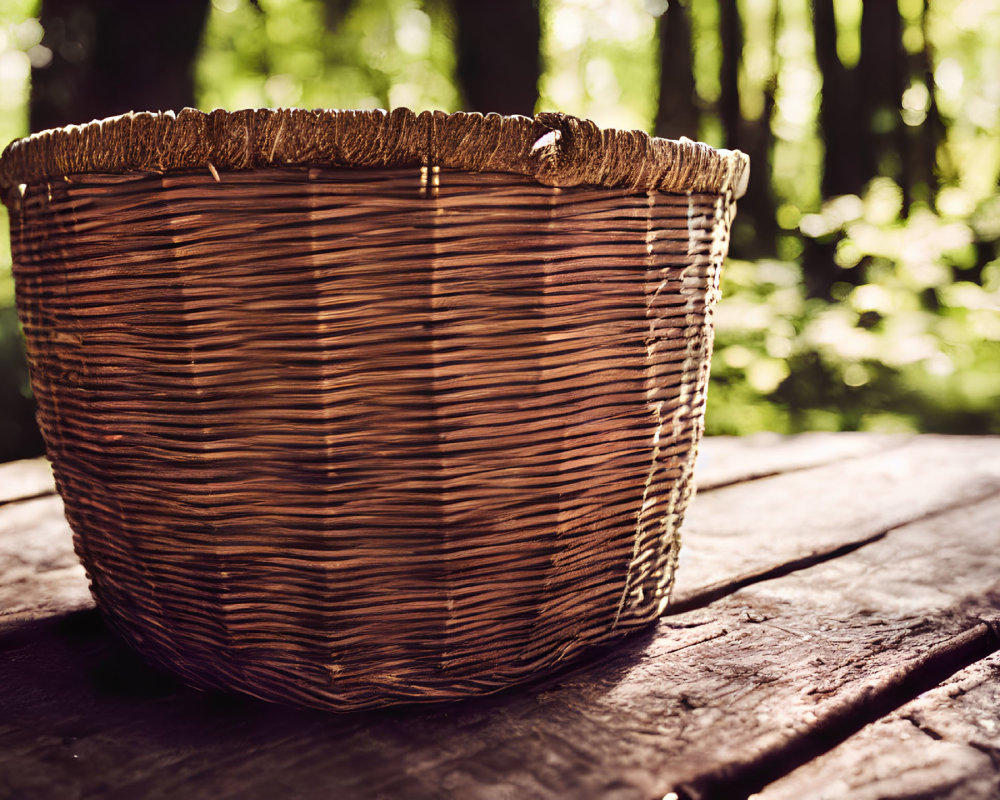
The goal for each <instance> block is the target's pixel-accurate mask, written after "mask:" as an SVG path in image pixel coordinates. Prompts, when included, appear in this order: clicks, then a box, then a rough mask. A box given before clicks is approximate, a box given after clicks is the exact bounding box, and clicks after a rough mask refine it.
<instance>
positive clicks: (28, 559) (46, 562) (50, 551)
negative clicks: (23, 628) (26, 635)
mask: <svg viewBox="0 0 1000 800" xmlns="http://www.w3.org/2000/svg"><path fill="white" fill-rule="evenodd" d="M92 604H93V601H92V600H91V598H90V592H89V590H88V588H87V579H86V576H85V574H84V571H83V567H82V566H80V562H79V561H78V560H77V557H76V554H75V553H74V552H73V536H72V533H71V531H70V529H69V525H68V524H67V522H66V518H65V516H64V515H63V506H62V500H61V499H60V498H59V496H58V495H48V496H43V497H39V498H37V499H34V500H23V501H20V502H17V503H11V504H8V505H5V506H0V629H2V627H3V626H5V625H9V624H13V622H14V621H15V620H18V619H24V618H32V617H44V616H46V615H48V614H51V613H57V612H65V611H68V610H72V609H78V608H84V607H88V606H90V605H92Z"/></svg>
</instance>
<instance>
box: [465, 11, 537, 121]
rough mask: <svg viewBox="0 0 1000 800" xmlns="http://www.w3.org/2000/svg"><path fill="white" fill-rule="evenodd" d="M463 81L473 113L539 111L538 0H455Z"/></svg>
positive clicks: (530, 112)
mask: <svg viewBox="0 0 1000 800" xmlns="http://www.w3.org/2000/svg"><path fill="white" fill-rule="evenodd" d="M452 8H453V10H454V14H455V27H456V33H457V36H456V38H457V51H458V53H457V55H458V70H457V71H458V75H457V77H458V83H459V87H460V89H461V92H462V96H463V98H464V100H465V106H466V108H467V109H468V110H470V111H482V112H489V111H496V112H497V113H500V114H524V115H525V116H531V115H532V114H534V113H535V105H536V103H537V102H538V78H539V76H540V74H541V64H540V56H539V52H540V47H539V45H540V44H541V24H540V22H539V18H538V4H537V2H533V0H507V2H504V3H485V2H481V0H452Z"/></svg>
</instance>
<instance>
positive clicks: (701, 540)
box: [675, 436, 1000, 607]
mask: <svg viewBox="0 0 1000 800" xmlns="http://www.w3.org/2000/svg"><path fill="white" fill-rule="evenodd" d="M998 485H1000V437H976V438H961V437H955V436H950V437H949V436H920V437H913V438H910V439H907V440H904V441H902V442H897V444H896V446H893V447H890V448H883V449H880V450H876V451H875V452H874V453H873V454H871V455H864V456H858V457H855V458H852V459H850V460H844V461H837V462H834V463H828V464H824V465H822V466H818V467H816V468H812V469H804V470H801V471H795V472H786V473H785V474H781V475H778V476H776V477H771V478H765V479H762V480H755V481H752V482H745V483H738V484H736V485H732V486H726V487H724V488H720V489H716V490H714V491H712V492H710V493H705V492H703V493H702V495H701V498H702V499H701V501H699V500H696V501H695V502H694V503H693V504H692V506H691V508H690V510H689V511H688V514H687V518H686V520H685V522H684V528H683V544H682V547H681V553H680V567H679V570H678V573H677V585H676V588H675V600H677V602H678V604H679V605H681V606H682V607H688V606H691V605H696V604H697V603H698V602H704V601H709V600H711V599H713V598H717V597H719V596H722V595H724V594H726V593H728V592H729V591H732V590H735V588H738V587H739V586H740V585H745V584H746V583H747V582H753V580H754V579H755V577H754V576H755V575H762V574H763V575H766V574H768V573H769V572H770V571H772V570H774V569H775V568H776V567H780V566H781V565H784V564H787V563H788V562H790V561H796V560H804V561H805V562H807V563H808V562H810V561H815V560H821V559H822V558H824V557H827V556H829V555H830V554H833V555H836V554H837V553H838V552H841V550H842V548H844V547H845V546H856V545H858V544H864V543H866V542H868V541H870V540H872V539H873V538H879V537H881V536H883V535H884V534H885V532H886V531H888V530H891V529H892V528H894V527H896V526H898V525H900V524H904V523H906V522H908V521H911V520H915V519H919V518H920V517H922V516H924V515H926V514H933V513H935V512H937V511H939V510H941V509H943V508H947V507H950V506H961V505H963V504H965V503H968V502H972V501H974V500H975V499H977V498H979V497H982V496H985V495H988V494H990V493H991V492H993V491H994V490H995V489H996V487H997V486H998Z"/></svg>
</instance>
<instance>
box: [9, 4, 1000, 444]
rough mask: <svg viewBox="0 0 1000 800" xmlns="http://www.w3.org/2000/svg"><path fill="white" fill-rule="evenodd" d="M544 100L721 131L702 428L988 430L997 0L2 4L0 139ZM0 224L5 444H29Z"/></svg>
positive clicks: (998, 275)
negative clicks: (160, 113)
mask: <svg viewBox="0 0 1000 800" xmlns="http://www.w3.org/2000/svg"><path fill="white" fill-rule="evenodd" d="M187 105H191V106H195V107H199V108H202V109H206V110H208V109H211V108H215V107H222V108H229V109H236V108H246V107H264V106H272V107H276V106H284V107H289V106H293V107H306V108H316V107H324V108H373V107H382V108H391V107H395V106H409V107H410V108H413V109H416V110H422V109H427V108H437V109H443V110H446V111H452V110H459V109H465V110H481V111H499V112H503V113H522V114H529V115H530V114H532V113H533V112H534V111H536V110H550V109H555V110H560V111H565V112H567V113H571V114H575V115H578V116H583V117H589V118H591V119H593V120H594V121H596V122H597V123H598V124H600V125H602V126H606V127H618V128H638V129H643V130H646V131H649V132H651V133H656V134H658V135H661V136H668V137H674V138H676V137H678V136H681V135H686V136H689V137H692V138H700V139H702V140H703V141H706V142H708V143H709V144H712V145H716V146H725V147H730V148H734V147H735V148H739V149H742V150H744V151H745V152H747V153H748V154H749V155H750V157H751V160H752V169H751V184H750V189H749V192H748V194H747V196H746V198H744V200H743V201H742V203H741V205H740V208H739V213H738V216H737V224H736V227H735V229H734V233H733V243H732V248H731V257H730V260H729V261H728V265H727V269H726V272H725V278H724V282H723V291H724V299H723V302H722V304H721V306H720V308H719V312H718V317H717V339H716V352H715V359H714V363H713V370H712V386H711V388H710V392H709V411H708V419H707V426H708V431H709V432H710V433H735V434H742V433H749V432H753V431H758V430H776V431H784V432H792V431H800V430H807V429H812V430H815V429H824V430H880V431H940V432H952V433H986V432H991V433H1000V192H998V179H1000V9H998V5H997V3H996V2H995V0H898V1H897V0H868V2H867V3H862V0H790V1H789V0H784V1H781V0H697V2H695V0H671V2H669V3H667V2H666V0H505V1H504V2H502V3H501V2H481V0H171V2H169V3H139V2H133V1H132V0H89V1H87V0H0V139H2V140H3V142H6V141H9V140H10V139H13V138H15V137H18V136H21V135H24V134H25V133H27V132H28V130H29V129H30V130H40V129H44V128H48V127H53V126H57V125H63V124H68V123H79V122H86V121H89V120H90V119H93V118H101V117H104V116H109V115H112V114H117V113H121V112H124V111H127V110H130V109H136V110H158V109H168V108H173V109H179V108H181V107H183V106H187ZM6 235H7V232H6V224H5V223H4V221H3V220H0V237H3V238H0V459H2V458H12V457H18V456H24V455H30V454H33V453H35V452H40V450H41V443H40V440H39V439H38V435H37V432H36V431H35V430H34V427H33V422H32V419H31V414H32V411H31V401H30V390H29V387H28V380H27V373H26V368H25V365H24V357H23V353H22V351H21V342H20V334H19V331H18V327H17V321H16V315H15V314H14V311H13V303H14V299H13V284H12V281H11V278H10V251H9V247H8V243H7V240H6Z"/></svg>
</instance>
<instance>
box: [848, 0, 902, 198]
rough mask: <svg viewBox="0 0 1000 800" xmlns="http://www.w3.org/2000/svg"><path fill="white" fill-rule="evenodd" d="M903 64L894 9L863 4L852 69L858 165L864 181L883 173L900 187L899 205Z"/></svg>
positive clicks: (879, 2) (884, 3) (885, 2)
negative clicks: (858, 115) (859, 118)
mask: <svg viewBox="0 0 1000 800" xmlns="http://www.w3.org/2000/svg"><path fill="white" fill-rule="evenodd" d="M905 64H906V53H905V51H904V50H903V25H902V20H901V18H900V16H899V6H898V5H897V4H896V3H895V2H889V0H875V1H874V2H868V3H865V4H864V5H863V10H862V12H861V57H860V58H859V60H858V66H857V86H858V89H859V91H858V97H859V99H860V100H861V109H862V125H863V127H862V135H863V136H864V139H863V147H862V148H861V152H860V153H859V156H860V162H861V166H862V169H863V176H864V182H865V183H867V182H868V181H869V180H871V179H872V178H874V177H876V176H877V175H886V176H888V177H890V178H893V179H894V180H896V181H897V182H899V183H900V185H901V186H902V188H903V192H904V207H906V206H908V205H909V194H910V187H909V183H908V180H907V177H908V176H907V175H906V170H905V169H904V168H903V164H904V163H905V150H906V146H907V142H906V132H905V131H904V130H903V128H904V126H903V122H902V119H901V118H900V113H899V111H900V106H901V102H900V101H901V98H902V95H903V89H904V83H905V80H906V69H905ZM901 156H902V158H901Z"/></svg>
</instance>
